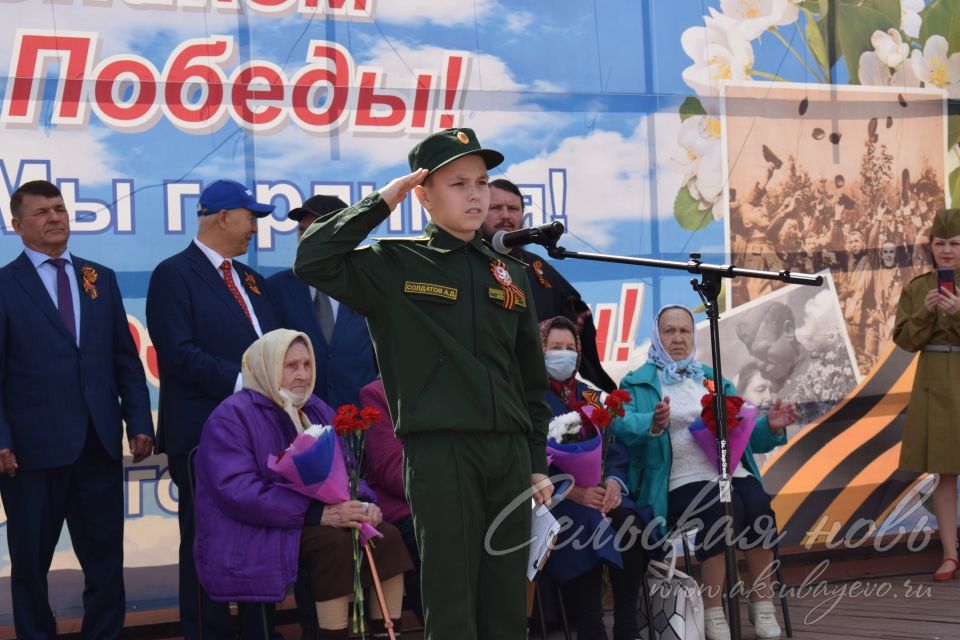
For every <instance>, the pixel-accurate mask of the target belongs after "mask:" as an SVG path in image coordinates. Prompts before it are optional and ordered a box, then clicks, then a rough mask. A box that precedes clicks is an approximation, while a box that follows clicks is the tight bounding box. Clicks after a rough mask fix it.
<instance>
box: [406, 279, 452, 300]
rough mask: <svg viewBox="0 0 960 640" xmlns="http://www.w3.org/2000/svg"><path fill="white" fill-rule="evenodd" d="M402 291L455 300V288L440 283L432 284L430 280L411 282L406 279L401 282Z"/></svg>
mask: <svg viewBox="0 0 960 640" xmlns="http://www.w3.org/2000/svg"><path fill="white" fill-rule="evenodd" d="M403 292H404V293H412V294H416V295H421V296H435V297H437V298H443V299H444V300H456V299H457V290H456V289H455V288H454V287H447V286H444V285H442V284H433V283H430V282H413V281H412V280H407V281H406V282H404V283H403Z"/></svg>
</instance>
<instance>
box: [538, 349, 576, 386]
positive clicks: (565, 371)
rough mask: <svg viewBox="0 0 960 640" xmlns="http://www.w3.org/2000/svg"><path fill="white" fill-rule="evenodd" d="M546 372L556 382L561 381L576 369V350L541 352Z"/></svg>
mask: <svg viewBox="0 0 960 640" xmlns="http://www.w3.org/2000/svg"><path fill="white" fill-rule="evenodd" d="M543 360H544V364H546V365H547V374H548V375H549V376H550V377H551V378H553V379H554V380H556V381H557V382H563V381H564V380H566V379H567V378H569V377H570V376H572V375H573V374H574V373H575V372H576V370H577V352H576V351H570V350H566V349H564V350H559V349H558V350H554V351H547V352H546V353H544V354H543Z"/></svg>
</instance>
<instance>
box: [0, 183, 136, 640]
mask: <svg viewBox="0 0 960 640" xmlns="http://www.w3.org/2000/svg"><path fill="white" fill-rule="evenodd" d="M10 212H11V214H12V221H13V229H14V231H16V232H17V233H18V234H19V235H20V238H21V239H22V240H23V245H24V250H23V253H21V254H20V256H19V257H17V259H16V260H14V261H13V262H11V263H10V264H8V265H6V266H4V267H3V268H2V269H0V472H2V473H0V495H2V497H3V506H4V509H5V510H6V514H7V544H8V545H9V549H10V562H11V565H12V566H11V581H10V584H11V593H12V599H13V620H14V625H15V627H16V631H17V637H19V638H54V637H56V634H57V625H56V621H55V620H54V617H53V613H52V612H51V610H50V603H49V600H48V597H47V572H48V571H49V569H50V562H51V560H52V559H53V554H54V551H55V549H56V545H57V540H59V538H60V532H61V530H62V529H63V523H64V521H66V523H67V527H68V528H69V530H70V538H71V540H72V541H73V549H74V551H75V552H76V554H77V558H78V559H79V561H80V566H81V567H82V568H83V575H84V591H83V607H84V616H83V626H82V628H81V635H82V637H84V638H91V639H92V638H96V639H101V638H116V637H118V636H119V635H120V631H121V630H122V628H123V619H124V614H125V612H126V602H125V597H124V590H123V521H124V507H123V462H122V458H123V451H122V450H121V444H122V439H123V438H122V434H123V426H122V423H123V422H126V427H127V437H128V438H129V446H130V452H131V454H132V455H133V461H134V462H140V461H141V460H143V459H144V458H146V457H147V456H148V455H150V453H151V451H152V450H153V419H152V417H151V415H150V396H149V393H148V391H147V382H146V378H145V377H144V373H143V365H142V364H141V362H140V357H139V355H138V351H137V348H136V346H135V345H134V342H133V337H132V336H131V335H130V328H129V325H128V323H127V314H126V311H124V308H123V300H122V299H121V296H120V289H119V288H118V287H117V278H116V275H115V274H114V272H113V271H111V270H110V269H108V268H107V267H104V266H102V265H100V264H96V263H94V262H90V261H88V260H84V259H82V258H80V257H78V256H74V255H71V253H70V251H69V250H68V249H67V241H68V240H69V238H70V219H69V214H68V213H67V209H66V207H65V206H64V204H63V197H62V196H61V194H60V191H59V190H58V189H57V187H55V186H54V185H53V184H51V183H49V182H47V181H45V180H36V181H33V182H27V183H25V184H23V185H21V186H20V188H19V189H17V190H16V191H15V192H14V194H13V197H12V198H11V199H10Z"/></svg>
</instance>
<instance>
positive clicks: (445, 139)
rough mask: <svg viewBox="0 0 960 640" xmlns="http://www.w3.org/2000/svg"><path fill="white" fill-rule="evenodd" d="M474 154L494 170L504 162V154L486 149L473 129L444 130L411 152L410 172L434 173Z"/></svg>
mask: <svg viewBox="0 0 960 640" xmlns="http://www.w3.org/2000/svg"><path fill="white" fill-rule="evenodd" d="M472 153H475V154H477V155H479V156H480V157H481V158H483V161H484V162H486V163H487V169H493V168H494V167H495V166H497V165H498V164H500V163H501V162H503V154H502V153H500V152H499V151H494V150H493V149H484V148H482V147H481V146H480V141H479V140H477V134H475V133H474V132H473V129H465V128H464V129H444V130H443V131H439V132H437V133H434V134H433V135H430V136H427V137H426V138H424V139H423V140H421V141H420V143H419V144H418V145H417V146H415V147H414V148H413V149H411V150H410V155H409V160H410V170H411V171H416V170H417V169H426V170H427V171H429V172H431V173H433V172H434V171H436V170H437V169H439V168H440V167H442V166H443V165H445V164H448V163H450V162H453V161H454V160H456V159H457V158H462V157H463V156H468V155H470V154H472Z"/></svg>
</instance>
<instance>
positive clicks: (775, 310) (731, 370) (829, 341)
mask: <svg viewBox="0 0 960 640" xmlns="http://www.w3.org/2000/svg"><path fill="white" fill-rule="evenodd" d="M821 275H823V277H824V283H823V285H822V286H820V287H805V286H800V285H787V286H784V287H781V288H780V289H778V290H776V291H774V292H772V293H769V294H767V295H764V296H763V297H761V298H757V299H756V300H752V301H750V302H747V303H745V304H743V305H741V306H739V307H737V308H736V309H732V310H730V311H727V312H726V313H724V314H723V316H722V317H721V319H720V344H721V346H722V350H723V375H724V377H725V378H727V379H729V380H731V381H733V382H735V384H736V388H737V390H738V391H739V393H740V394H742V395H743V399H744V400H746V401H747V402H750V403H751V404H753V405H756V406H757V407H760V408H761V409H766V408H769V407H770V406H771V405H772V404H773V403H774V401H775V400H777V399H781V400H783V401H785V402H795V403H796V404H797V412H798V415H797V420H796V423H795V424H794V425H793V426H791V427H789V431H790V432H791V435H792V434H793V433H795V432H796V431H798V430H800V429H802V428H803V427H804V426H806V425H808V424H810V423H812V422H815V421H816V420H818V419H820V418H822V417H823V416H824V415H826V413H827V412H828V411H830V410H831V409H832V408H833V407H834V406H836V404H837V403H839V402H840V401H841V400H843V399H844V398H845V397H846V395H847V394H848V393H850V392H851V391H852V390H853V389H854V388H855V387H856V386H857V383H858V382H859V381H860V374H859V371H858V370H857V362H856V358H855V356H854V350H853V346H852V345H851V343H850V340H849V338H848V336H847V332H846V329H845V327H844V317H843V312H842V310H841V307H840V305H839V304H838V301H837V290H836V287H835V285H834V281H833V277H832V275H831V274H830V272H829V271H823V272H822V273H821ZM738 281H739V278H738V279H736V280H734V282H735V283H736V282H738ZM696 332H697V358H698V359H699V360H700V361H701V362H710V334H709V325H708V322H707V321H702V322H699V323H698V324H697V329H696Z"/></svg>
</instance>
